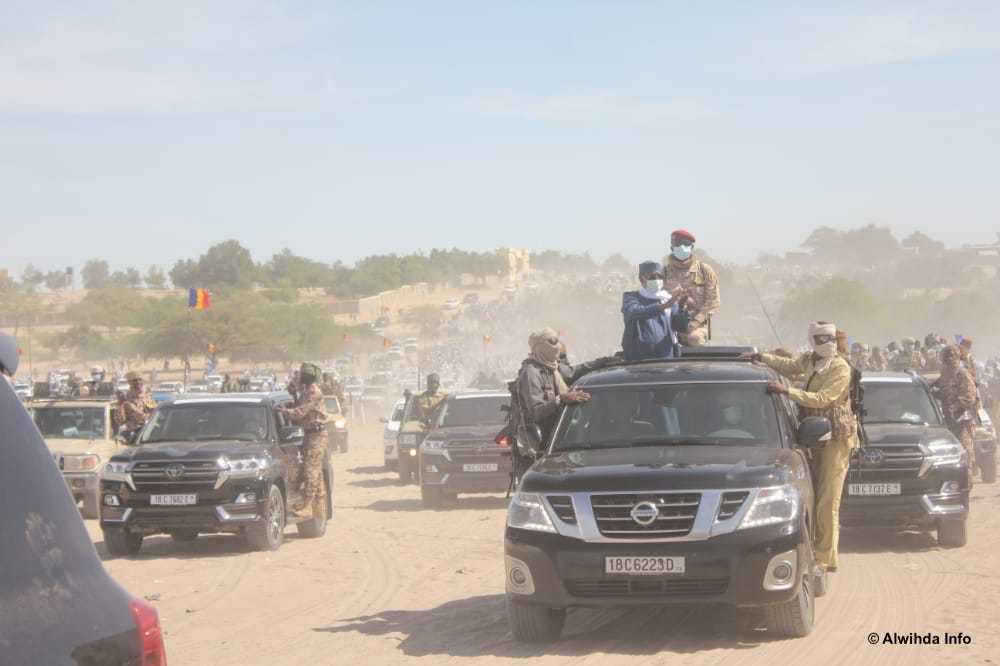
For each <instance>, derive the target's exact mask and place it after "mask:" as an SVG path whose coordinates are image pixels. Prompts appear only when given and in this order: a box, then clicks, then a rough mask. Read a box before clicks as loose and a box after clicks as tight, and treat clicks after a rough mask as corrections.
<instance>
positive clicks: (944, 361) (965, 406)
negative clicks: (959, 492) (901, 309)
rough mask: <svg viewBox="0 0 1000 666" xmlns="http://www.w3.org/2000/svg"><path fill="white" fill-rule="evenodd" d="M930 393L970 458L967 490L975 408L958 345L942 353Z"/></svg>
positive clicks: (973, 460) (972, 388)
mask: <svg viewBox="0 0 1000 666" xmlns="http://www.w3.org/2000/svg"><path fill="white" fill-rule="evenodd" d="M931 392H932V393H933V394H934V396H935V397H936V398H937V399H938V400H939V401H940V402H941V408H942V410H943V411H944V422H945V425H947V426H948V430H950V431H951V432H952V434H953V435H955V437H956V438H957V439H958V441H960V442H961V443H962V446H963V447H964V448H965V452H966V453H967V454H968V456H969V489H970V490H971V489H972V472H973V470H974V469H975V467H976V448H975V443H974V439H973V428H974V427H975V423H976V420H975V417H974V416H973V410H974V409H975V406H976V384H975V382H974V381H973V380H972V375H970V374H969V371H968V370H966V369H965V367H964V366H963V365H962V358H961V351H959V348H958V345H949V346H947V347H945V349H944V351H943V352H941V376H940V377H938V378H937V379H936V380H934V383H933V384H931Z"/></svg>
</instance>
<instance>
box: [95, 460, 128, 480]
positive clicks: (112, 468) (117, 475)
mask: <svg viewBox="0 0 1000 666" xmlns="http://www.w3.org/2000/svg"><path fill="white" fill-rule="evenodd" d="M131 477H132V463H128V462H115V461H113V460H112V461H111V462H109V463H108V464H106V465H105V466H104V469H102V470H101V479H102V480H104V481H121V482H122V483H128V484H130V485H131V481H132V478H131Z"/></svg>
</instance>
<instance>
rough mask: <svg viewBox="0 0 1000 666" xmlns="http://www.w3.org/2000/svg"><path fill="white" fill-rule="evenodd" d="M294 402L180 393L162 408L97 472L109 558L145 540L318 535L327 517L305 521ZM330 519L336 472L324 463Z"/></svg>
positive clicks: (273, 541)
mask: <svg viewBox="0 0 1000 666" xmlns="http://www.w3.org/2000/svg"><path fill="white" fill-rule="evenodd" d="M291 405H292V396H291V395H289V394H288V393H285V392H275V393H223V394H194V395H182V396H178V397H176V398H174V399H173V400H171V401H170V402H169V403H165V404H163V405H160V406H159V407H158V408H157V410H156V411H155V412H154V413H153V415H152V416H151V417H150V419H149V422H148V423H147V424H146V426H145V427H144V428H143V429H142V431H141V432H140V434H139V437H138V438H137V440H136V445H135V446H134V447H131V448H129V449H128V450H126V451H123V452H120V453H117V454H115V455H114V456H113V457H112V458H111V460H110V461H109V462H108V464H107V465H105V466H104V470H103V471H102V472H101V529H102V530H103V532H104V543H105V545H106V546H107V548H108V550H109V551H110V552H111V554H113V555H131V554H135V553H137V552H138V551H139V549H140V547H141V546H142V540H143V537H144V536H146V535H150V534H158V533H165V534H169V535H170V536H172V537H173V538H174V539H175V540H176V541H191V540H193V539H195V538H197V536H198V534H199V533H203V532H233V533H238V534H243V535H244V536H245V538H246V540H247V542H248V543H249V545H250V547H251V548H253V549H255V550H277V549H278V548H279V547H280V546H281V542H282V540H283V539H284V531H285V525H286V523H288V522H294V523H296V526H297V528H298V530H299V534H301V535H302V536H305V537H320V536H322V535H323V534H324V532H325V531H326V522H327V518H326V517H320V518H309V519H305V520H300V519H297V518H295V517H294V516H292V515H291V511H293V510H296V509H299V508H302V507H304V506H305V496H304V494H303V492H302V484H303V482H304V480H305V476H304V472H303V465H302V455H301V452H300V450H299V449H300V447H301V446H302V440H303V431H302V428H300V427H298V426H296V425H293V424H292V423H291V421H290V420H289V419H288V417H287V416H286V415H285V414H282V413H280V412H277V411H275V408H276V407H279V406H291ZM323 479H324V484H325V485H326V515H327V516H330V515H331V514H332V508H333V506H332V498H331V489H332V488H333V471H332V469H331V467H330V457H329V454H327V455H326V456H325V457H324V461H323Z"/></svg>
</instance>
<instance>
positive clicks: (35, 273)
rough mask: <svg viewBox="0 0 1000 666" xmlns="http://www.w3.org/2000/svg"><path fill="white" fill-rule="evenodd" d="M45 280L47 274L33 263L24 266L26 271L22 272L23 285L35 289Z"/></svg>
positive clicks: (31, 289)
mask: <svg viewBox="0 0 1000 666" xmlns="http://www.w3.org/2000/svg"><path fill="white" fill-rule="evenodd" d="M44 281H45V275H44V274H43V273H42V272H41V271H40V270H38V269H37V268H35V267H34V266H33V265H32V264H28V265H27V266H25V267H24V272H23V273H21V285H22V286H24V288H25V289H26V290H27V291H34V290H35V289H37V288H38V285H40V284H42V282H44Z"/></svg>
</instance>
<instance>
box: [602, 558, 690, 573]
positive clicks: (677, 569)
mask: <svg viewBox="0 0 1000 666" xmlns="http://www.w3.org/2000/svg"><path fill="white" fill-rule="evenodd" d="M604 573H608V574H628V575H630V576H661V575H663V574H682V573H684V558H683V557H631V556H621V555H613V556H608V557H605V558H604Z"/></svg>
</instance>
